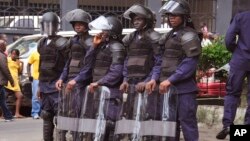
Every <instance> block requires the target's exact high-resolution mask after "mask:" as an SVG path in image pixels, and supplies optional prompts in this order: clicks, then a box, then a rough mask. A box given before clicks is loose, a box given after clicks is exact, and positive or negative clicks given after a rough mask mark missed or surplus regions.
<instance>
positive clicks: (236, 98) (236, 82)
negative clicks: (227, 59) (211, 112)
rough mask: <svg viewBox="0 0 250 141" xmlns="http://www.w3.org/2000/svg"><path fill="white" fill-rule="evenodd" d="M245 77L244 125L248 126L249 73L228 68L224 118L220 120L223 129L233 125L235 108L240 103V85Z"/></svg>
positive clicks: (249, 111) (249, 119) (249, 116)
mask: <svg viewBox="0 0 250 141" xmlns="http://www.w3.org/2000/svg"><path fill="white" fill-rule="evenodd" d="M245 77H247V89H248V92H247V103H248V106H247V110H246V114H245V121H244V122H245V124H250V71H244V70H241V69H235V68H233V67H231V68H230V73H229V76H228V80H227V84H226V91H227V93H226V96H225V97H224V116H223V119H222V122H223V127H224V128H226V127H229V126H230V125H231V124H233V122H234V119H235V116H236V111H237V107H238V105H239V103H240V96H241V92H242V85H243V82H244V79H245Z"/></svg>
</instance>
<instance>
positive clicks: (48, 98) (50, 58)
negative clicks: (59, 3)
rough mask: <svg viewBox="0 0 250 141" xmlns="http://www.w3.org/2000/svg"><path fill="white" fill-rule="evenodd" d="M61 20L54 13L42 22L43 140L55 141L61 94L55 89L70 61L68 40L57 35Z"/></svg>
mask: <svg viewBox="0 0 250 141" xmlns="http://www.w3.org/2000/svg"><path fill="white" fill-rule="evenodd" d="M59 21H60V18H59V17H58V16H57V14H56V13H54V12H46V13H44V14H43V16H42V20H41V34H42V35H44V36H45V37H43V38H42V39H41V40H40V41H39V43H38V48H37V49H38V53H39V54H40V65H39V93H40V97H41V117H42V118H43V139H44V141H53V131H54V122H53V120H54V118H55V117H56V116H57V113H58V101H59V98H58V97H59V92H58V90H57V89H56V87H55V84H56V82H57V80H58V79H59V77H60V74H61V73H62V71H63V67H64V66H65V63H66V61H67V59H68V51H67V50H68V47H67V46H68V39H66V38H64V37H61V36H59V35H57V34H56V33H57V31H58V30H59V25H60V23H59Z"/></svg>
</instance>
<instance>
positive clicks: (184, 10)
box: [159, 0, 191, 15]
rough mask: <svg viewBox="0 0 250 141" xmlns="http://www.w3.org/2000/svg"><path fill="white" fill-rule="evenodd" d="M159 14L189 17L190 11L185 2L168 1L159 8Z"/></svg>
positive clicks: (182, 0)
mask: <svg viewBox="0 0 250 141" xmlns="http://www.w3.org/2000/svg"><path fill="white" fill-rule="evenodd" d="M159 13H160V14H161V15H165V14H180V15H190V13H191V10H190V6H189V4H188V2H187V1H186V0H170V1H168V2H166V3H165V4H164V5H163V6H162V7H161V8H160V10H159Z"/></svg>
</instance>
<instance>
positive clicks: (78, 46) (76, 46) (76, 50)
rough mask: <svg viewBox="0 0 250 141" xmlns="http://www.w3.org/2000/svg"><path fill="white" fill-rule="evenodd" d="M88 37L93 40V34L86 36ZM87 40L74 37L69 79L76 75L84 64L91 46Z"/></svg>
mask: <svg viewBox="0 0 250 141" xmlns="http://www.w3.org/2000/svg"><path fill="white" fill-rule="evenodd" d="M88 39H90V40H91V36H88V37H87V38H86V40H88ZM86 40H84V41H83V40H82V39H79V37H75V38H74V39H72V44H71V52H70V55H71V59H70V62H69V72H68V79H71V78H74V77H76V76H77V75H78V74H79V73H80V70H81V68H82V67H83V66H84V59H85V55H86V52H87V50H88V48H89V47H88V46H87V44H86V43H85V41H86Z"/></svg>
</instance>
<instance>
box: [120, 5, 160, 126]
mask: <svg viewBox="0 0 250 141" xmlns="http://www.w3.org/2000/svg"><path fill="white" fill-rule="evenodd" d="M123 16H124V17H125V18H126V19H129V20H130V21H131V23H132V25H133V27H134V28H135V31H134V32H132V33H130V34H128V35H126V36H125V37H124V38H123V43H124V46H125V48H126V54H127V56H126V59H125V62H124V69H123V76H124V79H123V83H122V84H121V86H120V90H122V92H124V93H128V98H127V101H126V103H125V104H124V106H123V113H122V116H123V117H125V118H126V119H130V120H131V119H135V116H136V115H134V113H135V111H136V109H137V108H136V107H134V104H135V105H138V104H140V103H137V100H135V99H137V98H138V96H139V95H138V94H139V93H144V89H145V85H146V83H147V82H148V81H150V79H151V78H152V79H157V78H155V77H156V76H157V75H156V74H157V73H159V72H160V66H161V62H160V52H159V51H160V50H159V49H160V47H159V44H158V40H159V38H160V34H159V33H158V32H156V31H155V30H154V21H155V17H154V15H153V12H152V11H151V10H150V9H149V8H147V7H145V6H143V5H138V4H135V5H132V6H131V7H130V8H129V9H128V10H126V11H125V12H124V14H123ZM156 96H157V95H154V94H153V95H149V96H148V98H147V101H148V103H150V106H147V108H146V113H144V114H145V115H147V116H145V118H144V119H140V120H150V119H155V108H156V102H154V99H155V97H156ZM143 106H146V105H143ZM137 116H139V115H137ZM127 125H129V124H127ZM122 128H123V127H122ZM129 128H136V127H132V126H130V127H129ZM118 130H120V129H118Z"/></svg>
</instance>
